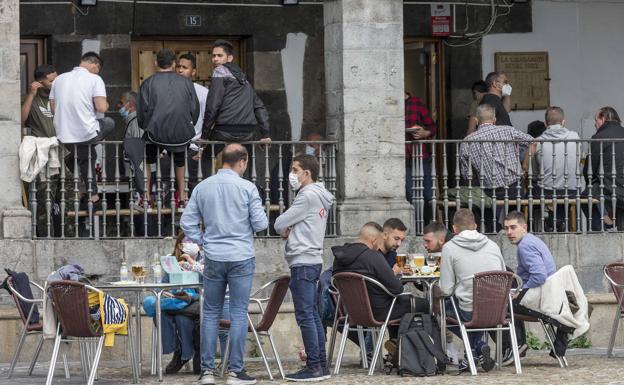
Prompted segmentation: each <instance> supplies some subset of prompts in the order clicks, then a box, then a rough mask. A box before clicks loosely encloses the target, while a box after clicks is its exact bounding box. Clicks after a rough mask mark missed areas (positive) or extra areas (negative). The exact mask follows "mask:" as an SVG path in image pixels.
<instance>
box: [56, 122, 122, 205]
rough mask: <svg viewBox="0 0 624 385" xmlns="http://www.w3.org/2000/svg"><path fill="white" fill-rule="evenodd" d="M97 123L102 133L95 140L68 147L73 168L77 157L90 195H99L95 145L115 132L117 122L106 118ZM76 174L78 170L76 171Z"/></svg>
mask: <svg viewBox="0 0 624 385" xmlns="http://www.w3.org/2000/svg"><path fill="white" fill-rule="evenodd" d="M97 122H98V123H99V124H100V131H98V134H97V135H96V136H95V137H94V138H93V139H90V140H87V141H86V142H81V143H71V144H69V145H68V146H67V147H68V148H69V150H70V153H71V155H72V157H71V159H72V166H73V160H74V156H75V157H76V162H77V163H78V169H79V170H80V178H81V179H82V182H83V183H84V185H85V188H86V190H87V192H88V193H89V195H94V194H97V176H96V173H95V160H96V158H97V154H96V153H95V146H94V145H93V143H95V142H99V141H102V140H104V139H106V138H108V137H109V136H110V135H111V134H112V133H113V131H114V130H115V121H114V120H113V119H112V118H108V117H106V118H102V119H98V120H97ZM74 151H75V154H74ZM89 170H90V171H91V178H89ZM74 172H76V170H74ZM89 179H90V180H89Z"/></svg>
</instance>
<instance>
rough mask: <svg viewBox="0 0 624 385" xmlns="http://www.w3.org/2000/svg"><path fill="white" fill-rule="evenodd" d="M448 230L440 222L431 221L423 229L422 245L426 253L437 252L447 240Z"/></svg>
mask: <svg viewBox="0 0 624 385" xmlns="http://www.w3.org/2000/svg"><path fill="white" fill-rule="evenodd" d="M448 235H449V232H448V231H447V230H446V227H445V226H444V225H443V224H442V223H440V222H431V223H429V224H428V225H427V226H425V228H424V229H423V247H424V248H425V250H427V252H428V253H439V252H441V251H442V247H443V246H444V244H445V243H446V241H447V238H448Z"/></svg>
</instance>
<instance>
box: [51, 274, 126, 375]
mask: <svg viewBox="0 0 624 385" xmlns="http://www.w3.org/2000/svg"><path fill="white" fill-rule="evenodd" d="M47 291H48V293H49V295H50V298H51V300H52V306H53V308H54V313H55V315H56V317H57V320H58V322H57V326H56V337H55V339H54V350H53V351H52V360H51V361H50V369H49V371H48V378H47V381H46V385H51V384H52V378H53V377H54V368H55V365H56V358H57V355H58V351H59V347H60V344H61V342H68V343H69V342H79V343H81V347H82V345H83V344H84V345H85V346H88V344H90V343H93V342H97V347H96V349H95V351H92V349H91V348H87V349H85V350H86V351H85V350H83V349H81V363H82V366H83V369H84V370H85V371H87V370H89V376H88V379H87V384H88V385H93V381H95V377H96V375H97V368H98V364H99V361H100V356H101V354H102V348H103V345H104V335H103V334H102V333H101V332H100V331H96V330H94V329H93V327H92V322H91V316H90V314H89V302H88V291H94V292H98V293H99V292H101V290H98V289H96V288H94V287H92V286H89V285H85V284H83V283H80V282H75V281H56V282H52V283H50V284H49V285H48V287H47ZM128 317H130V314H128ZM128 341H129V342H130V360H131V365H132V374H133V380H134V383H137V382H138V368H137V362H136V358H137V357H136V354H135V347H134V338H133V336H132V322H130V320H128ZM91 355H93V357H91ZM91 359H92V361H91Z"/></svg>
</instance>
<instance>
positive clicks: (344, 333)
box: [334, 317, 349, 375]
mask: <svg viewBox="0 0 624 385" xmlns="http://www.w3.org/2000/svg"><path fill="white" fill-rule="evenodd" d="M348 333H349V318H348V317H347V318H346V319H345V321H344V326H343V328H342V335H341V336H340V347H339V348H338V356H337V357H336V366H335V367H334V374H336V375H338V374H340V364H341V363H342V356H343V355H344V349H345V344H346V343H347V334H348Z"/></svg>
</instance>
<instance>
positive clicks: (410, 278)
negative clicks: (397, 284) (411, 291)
mask: <svg viewBox="0 0 624 385" xmlns="http://www.w3.org/2000/svg"><path fill="white" fill-rule="evenodd" d="M439 279H440V275H439V274H429V275H422V274H413V275H403V276H401V281H434V280H439Z"/></svg>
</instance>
